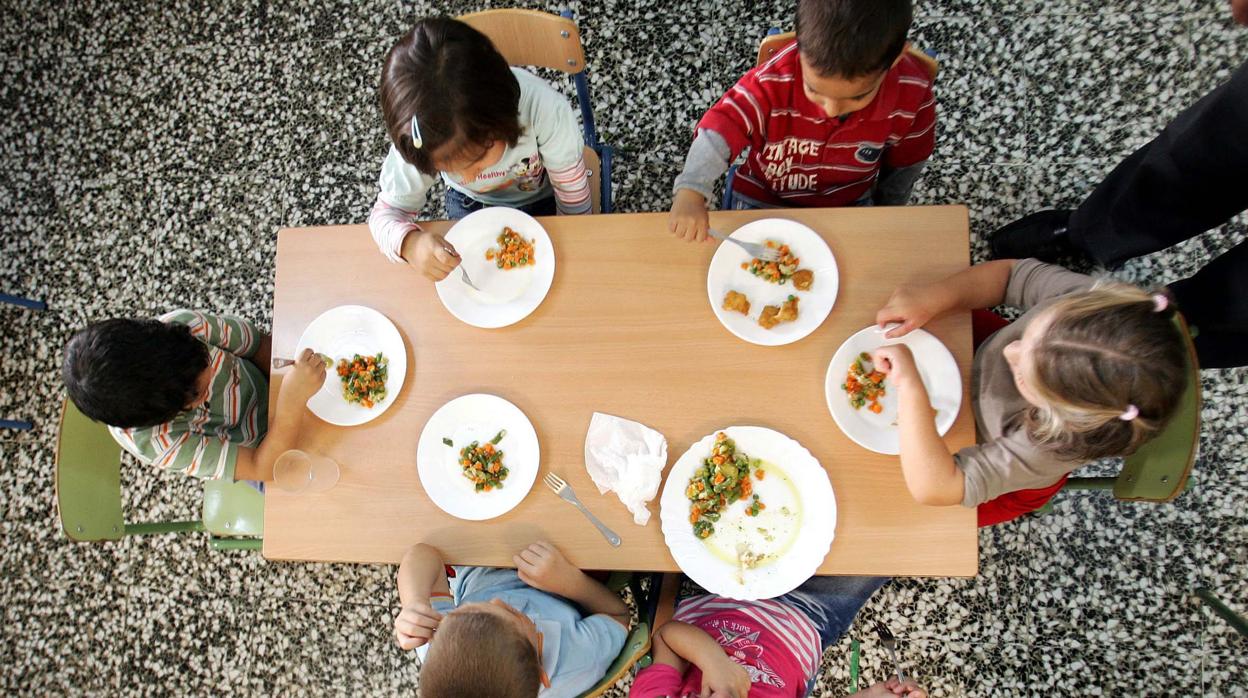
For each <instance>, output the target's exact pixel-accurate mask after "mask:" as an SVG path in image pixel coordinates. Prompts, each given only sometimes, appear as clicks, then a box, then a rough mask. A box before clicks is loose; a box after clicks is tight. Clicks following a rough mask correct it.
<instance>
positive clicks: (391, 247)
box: [368, 196, 420, 262]
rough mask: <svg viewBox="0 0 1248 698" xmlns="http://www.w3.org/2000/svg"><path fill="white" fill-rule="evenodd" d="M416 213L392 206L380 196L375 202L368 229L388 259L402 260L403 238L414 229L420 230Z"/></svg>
mask: <svg viewBox="0 0 1248 698" xmlns="http://www.w3.org/2000/svg"><path fill="white" fill-rule="evenodd" d="M416 215H417V214H416V213H414V212H412V211H405V210H403V209H401V208H399V207H398V206H391V205H390V204H388V203H386V202H385V201H384V200H383V199H382V198H381V197H380V196H379V197H377V203H376V204H373V212H372V213H371V214H369V216H368V230H369V232H370V233H372V234H373V240H374V241H376V242H377V247H378V248H379V249H380V250H381V253H382V254H384V255H385V256H386V259H388V260H390V261H391V262H402V261H403V258H402V257H401V256H399V252H400V251H401V250H402V248H403V239H404V238H406V237H407V234H408V233H410V232H412V231H413V230H420V226H419V225H416Z"/></svg>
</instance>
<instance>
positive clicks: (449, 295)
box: [434, 206, 555, 329]
mask: <svg viewBox="0 0 1248 698" xmlns="http://www.w3.org/2000/svg"><path fill="white" fill-rule="evenodd" d="M446 241H447V242H448V243H450V244H451V245H452V246H453V247H454V248H455V252H456V254H458V255H459V258H460V266H461V267H462V268H463V270H464V271H466V272H468V278H469V280H471V281H472V284H473V285H475V286H476V288H473V287H472V286H470V285H469V284H468V283H467V282H465V281H464V277H463V275H462V274H461V273H460V270H459V269H454V270H452V271H451V273H450V275H449V276H447V277H446V278H445V279H443V280H441V281H439V282H438V283H437V284H435V286H434V287H435V289H436V290H437V292H438V298H439V299H441V301H442V305H444V306H446V309H447V310H449V311H450V312H451V314H452V315H454V316H455V317H456V318H458V319H460V320H462V321H463V322H465V323H467V324H469V325H472V326H474V327H482V328H486V329H493V328H498V327H506V326H508V325H512V324H515V323H517V322H519V321H521V320H523V319H524V318H526V317H528V316H529V314H530V313H532V312H533V311H534V310H536V309H537V307H538V306H539V305H541V303H542V301H543V300H544V299H545V298H546V294H547V292H549V291H550V285H551V283H552V282H553V281H554V278H555V248H554V246H553V245H552V244H551V241H550V236H549V235H548V234H547V233H546V229H545V228H543V227H542V224H541V223H538V222H537V219H535V218H533V217H532V216H530V215H528V214H527V213H524V212H523V211H517V210H516V209H514V208H506V207H501V206H496V207H490V208H483V209H481V210H479V211H473V212H472V213H470V214H468V215H467V216H464V217H463V218H462V219H460V220H459V221H458V222H457V223H455V225H454V226H452V227H451V229H450V230H448V231H447V233H446Z"/></svg>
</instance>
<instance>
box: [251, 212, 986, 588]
mask: <svg viewBox="0 0 1248 698" xmlns="http://www.w3.org/2000/svg"><path fill="white" fill-rule="evenodd" d="M768 215H775V213H774V212H772V213H767V212H763V211H748V212H747V211H732V212H716V213H712V214H711V223H712V225H714V226H716V227H717V228H719V229H721V230H727V231H730V230H734V229H736V228H737V227H738V226H740V225H742V224H744V223H746V222H749V221H751V220H755V219H758V218H764V217H767V216H768ZM783 215H784V216H785V217H787V218H792V219H795V220H798V221H801V222H803V223H805V224H807V225H809V226H810V227H812V228H813V229H815V230H816V231H818V232H819V233H820V234H821V235H823V236H824V237H825V239H827V241H828V243H829V245H830V246H831V247H832V251H833V253H834V254H835V255H836V259H837V263H838V265H839V267H840V273H841V287H840V294H839V297H838V298H837V300H836V306H835V307H834V308H833V309H832V313H831V314H830V315H829V316H828V319H827V320H826V321H825V322H824V323H823V325H822V326H821V327H820V328H819V329H818V330H816V331H815V332H814V333H813V334H811V335H810V336H808V337H806V338H805V339H803V340H801V341H799V342H796V343H794V344H790V345H787V346H783V347H758V346H754V345H752V344H748V343H746V342H743V341H741V340H739V339H737V338H736V337H734V336H732V335H731V334H730V333H729V332H728V330H726V329H724V327H723V326H721V325H720V324H719V321H718V320H717V319H716V318H715V316H714V314H713V313H712V311H711V308H710V307H709V304H708V299H707V294H706V270H707V267H708V265H709V264H710V259H711V255H712V254H713V253H714V250H715V246H714V245H712V244H692V243H684V242H680V241H678V240H675V239H674V238H672V237H671V236H670V235H668V234H667V232H666V220H667V216H666V214H661V213H655V214H630V215H610V216H593V217H589V216H571V217H551V218H545V219H542V225H543V226H545V227H546V230H547V231H549V233H550V236H551V238H552V240H553V241H554V245H555V250H556V255H557V259H558V262H557V265H556V271H555V278H554V285H553V286H552V287H551V289H550V293H549V295H548V296H547V297H546V300H545V301H544V302H543V303H542V305H541V306H540V307H538V309H537V310H536V311H535V312H534V313H533V314H532V315H530V316H529V317H528V318H526V319H525V320H523V321H521V322H520V323H517V324H515V325H512V326H511V327H506V328H503V329H498V330H481V329H477V328H474V327H470V326H468V325H465V324H463V323H461V322H459V321H458V320H456V319H455V318H453V317H452V316H451V314H450V313H449V312H447V310H446V309H445V308H443V306H442V304H441V302H440V301H439V300H438V297H437V293H436V291H435V290H434V287H433V284H431V283H429V282H428V281H427V280H426V279H424V278H423V277H422V276H420V275H419V274H417V273H416V272H415V271H413V270H411V269H410V268H409V267H407V266H406V265H401V264H391V263H390V262H388V261H386V259H385V258H384V257H383V256H382V255H381V254H380V253H379V252H378V251H377V249H376V246H375V245H374V243H373V240H372V238H371V237H370V236H369V234H368V230H367V228H366V227H365V226H362V225H359V226H343V227H324V228H302V229H288V230H282V231H281V232H280V233H279V234H278V244H277V281H276V292H275V299H274V308H273V316H274V323H273V355H274V356H290V355H291V353H292V352H293V350H294V349H295V345H296V343H297V342H298V339H299V335H300V334H301V333H302V331H303V329H304V328H305V327H306V326H307V325H308V323H309V322H310V321H311V320H312V319H313V318H315V317H316V316H317V315H319V314H320V313H321V312H323V311H324V310H326V309H328V308H331V307H333V306H336V305H342V304H348V303H357V304H361V305H367V306H371V307H373V308H376V309H377V310H379V311H380V312H382V313H384V314H385V315H386V316H387V317H389V318H390V319H391V320H393V321H394V323H395V324H396V325H397V326H398V328H399V331H400V332H401V333H402V334H403V337H404V340H405V343H406V345H407V350H408V361H409V363H408V374H407V380H406V383H405V385H404V386H403V389H402V391H401V392H400V393H399V394H398V395H397V396H394V398H393V399H394V400H395V404H393V405H391V407H390V409H389V410H388V411H387V412H386V413H385V414H384V415H382V416H381V417H379V418H378V419H375V420H373V421H372V422H370V423H368V424H366V425H363V426H358V427H336V426H331V425H329V424H326V423H324V422H321V421H320V420H319V419H317V418H315V417H313V416H311V415H310V414H309V415H306V416H305V417H304V423H303V430H302V433H301V438H300V447H301V448H304V449H306V450H309V451H312V452H316V453H323V454H326V455H328V456H330V457H332V458H333V459H335V460H336V461H338V462H339V463H340V464H341V466H342V479H341V481H340V482H339V483H338V485H337V486H336V487H334V488H333V489H332V490H330V491H328V492H325V493H322V494H315V495H290V494H286V493H283V492H281V491H279V490H278V489H277V488H270V489H269V491H268V494H267V495H266V496H265V512H264V515H265V525H264V529H265V530H264V555H265V556H266V557H268V558H270V559H282V560H323V561H353V562H374V563H394V562H397V561H398V560H399V559H400V558H401V557H402V555H403V552H404V551H405V550H406V549H407V547H408V546H410V545H411V544H412V543H415V542H418V541H426V542H429V543H432V544H434V545H436V546H437V547H438V548H439V549H440V550H442V552H443V553H444V555H445V556H446V557H447V559H448V561H449V562H452V563H457V564H480V565H494V566H510V565H511V564H512V563H511V556H512V554H513V553H514V552H515V551H517V550H519V549H521V548H522V547H524V546H525V545H527V544H528V543H530V542H532V541H534V540H536V539H539V538H545V539H547V540H550V541H552V542H553V543H555V544H556V545H557V546H558V547H559V548H560V549H562V550H563V551H564V553H565V554H566V555H567V556H568V558H569V559H570V560H571V561H572V562H573V563H574V564H576V565H578V566H580V567H582V568H586V569H633V570H666V571H672V570H676V569H677V568H676V566H675V563H674V561H673V560H672V558H671V555H670V554H669V553H668V551H667V547H666V546H665V545H664V543H663V536H662V533H661V531H660V527H659V516H658V498H657V497H656V499H655V500H654V502H652V503H651V511H652V512H653V515H652V516H651V518H650V522H649V524H648V525H647V526H645V527H640V526H637V525H636V524H634V523H633V522H632V516H631V514H630V513H629V512H628V510H627V509H626V508H625V507H624V505H623V504H621V503H620V502H619V500H618V499H617V498H616V496H615V495H614V494H610V493H609V494H607V495H605V496H600V495H599V494H598V492H597V489H596V488H595V487H594V486H593V483H592V482H591V481H590V479H589V475H588V474H587V473H586V471H585V466H584V456H583V452H584V441H585V433H586V430H587V428H588V426H589V419H590V415H591V414H592V413H593V412H594V411H595V410H597V411H600V412H606V413H609V414H614V415H619V416H621V417H626V418H629V419H635V420H637V421H640V422H642V423H644V424H647V425H649V426H651V427H653V428H655V429H657V430H659V431H660V432H662V433H663V434H664V435H665V436H666V437H667V439H668V460H669V465H670V463H673V462H675V460H676V459H677V458H678V457H679V456H680V454H681V453H683V452H684V451H685V450H686V449H687V448H688V447H689V446H690V444H692V443H694V442H695V441H697V440H698V439H700V438H702V437H703V436H705V435H706V434H709V433H711V432H712V431H714V430H716V429H718V428H720V427H724V426H729V425H734V424H755V425H760V426H766V427H771V428H773V429H776V430H777V431H780V432H782V433H784V434H787V435H789V436H791V437H792V438H794V439H796V440H797V441H799V442H800V443H802V444H803V445H804V446H806V447H807V448H809V449H810V451H811V452H812V453H814V454H815V456H816V457H817V458H818V459H819V461H820V462H821V463H822V464H823V466H824V467H825V468H827V471H828V475H829V477H830V478H831V481H832V487H833V489H834V491H835V493H836V500H837V507H838V514H837V519H838V520H837V529H836V538H835V540H834V542H833V543H832V549H831V552H830V553H829V554H828V557H827V559H826V560H825V561H824V563H823V566H822V567H820V572H821V573H825V574H871V575H930V576H970V575H974V574H975V572H976V569H977V552H978V551H977V538H976V529H975V512H974V511H973V510H971V509H966V508H963V507H943V508H934V507H924V506H920V505H918V504H915V503H914V501H913V500H912V499H911V497H910V495H909V494H908V493H907V491H906V488H905V484H904V482H903V481H902V475H901V470H900V464H899V461H898V459H897V458H896V457H891V456H881V455H878V454H875V453H872V452H869V451H867V450H865V449H863V448H861V447H859V446H857V445H855V444H854V443H853V442H851V441H850V440H849V439H848V438H847V437H846V436H845V435H844V434H843V433H841V431H840V429H839V428H837V426H836V424H835V423H834V422H833V421H832V417H831V415H829V414H828V409H827V406H826V404H825V402H824V394H823V382H824V373H825V371H826V369H827V365H828V361H829V360H830V359H831V357H832V354H833V353H834V352H835V351H836V349H837V347H838V346H839V345H840V344H841V342H842V341H844V340H845V338H847V337H849V336H850V335H851V334H853V333H854V332H856V331H857V330H859V329H862V328H863V327H865V326H867V325H868V324H871V323H872V322H873V320H874V315H875V311H876V310H877V309H878V308H879V307H880V306H881V305H882V304H883V303H884V301H885V300H886V299H887V298H888V295H889V293H890V292H891V291H892V290H893V288H894V287H896V286H897V285H898V284H900V283H903V282H925V281H932V280H936V279H939V278H941V277H944V276H946V275H948V274H950V273H952V272H956V271H958V270H960V269H963V268H965V267H966V266H967V264H968V261H969V239H968V229H967V213H966V208H965V207H962V206H936V207H917V206H915V207H905V208H848V209H822V210H821V209H806V210H801V209H790V210H786V211H785V212H784V213H783ZM450 225H451V223H449V222H432V223H428V224H426V225H425V228H426V229H428V230H437V231H445V230H446V229H448V228H449V227H450ZM928 329H929V330H930V331H932V332H933V333H934V334H935V335H936V336H937V337H940V338H941V340H942V341H944V342H945V344H946V345H947V346H948V347H949V348H950V350H951V351H952V352H953V355H954V356H955V357H956V358H957V361H958V366H959V368H960V369H961V371H962V376H963V386H964V396H963V401H962V410H961V413H960V414H959V415H958V420H957V423H956V424H955V425H954V427H953V429H952V430H951V431H950V432H949V434H948V436H947V437H946V443H948V444H949V446H950V447H951V448H954V449H956V448H961V447H962V446H965V445H967V444H970V443H972V442H973V440H974V420H973V419H972V417H971V412H970V399H969V394H966V389H967V388H968V387H969V378H968V377H969V375H970V373H969V371H970V363H971V333H970V318H969V316H968V315H960V316H957V317H950V318H945V319H942V320H938V321H936V322H934V323H932V324H931V325H930V326H929V327H928ZM777 374H784V375H786V376H788V377H789V381H788V382H789V383H790V384H791V385H792V386H795V387H793V388H792V389H791V390H787V391H779V390H776V389H775V387H774V386H775V382H776V375H777ZM272 380H273V383H272V388H271V389H270V410H272V409H274V408H275V407H276V401H275V398H276V396H277V393H278V390H279V387H280V382H281V375H280V374H277V375H274V376H273V377H272ZM473 392H487V393H494V394H497V395H500V396H502V397H504V398H506V399H508V400H510V401H511V402H513V403H515V404H516V405H517V406H519V407H520V409H522V410H523V411H524V412H525V414H527V415H528V417H529V419H530V420H532V422H533V424H534V426H535V427H536V429H537V435H538V439H539V441H540V443H541V449H542V460H543V463H542V464H541V471H540V472H539V476H538V482H537V483H536V484H535V485H534V487H533V490H532V492H530V493H529V495H528V496H527V497H526V498H525V499H524V501H523V502H521V504H520V505H519V506H517V507H516V508H515V509H513V510H512V511H511V512H509V513H508V514H506V515H504V516H502V517H500V518H497V519H494V520H491V521H483V522H471V521H461V520H458V519H455V518H453V517H451V516H449V515H447V514H445V513H443V512H442V511H441V510H440V509H438V508H437V507H436V506H434V505H433V503H432V502H431V501H430V500H429V498H428V497H427V496H426V494H425V491H424V489H423V488H422V487H421V484H420V480H419V478H418V477H417V473H416V443H417V441H418V439H419V437H420V432H421V429H422V428H423V426H424V424H425V422H426V420H427V419H428V418H429V416H430V415H432V414H433V412H434V411H435V410H436V409H437V408H438V407H440V406H441V405H443V404H444V403H446V402H447V401H448V400H451V399H452V398H455V397H457V396H459V395H463V394H465V393H473ZM551 470H553V471H554V472H556V473H558V474H559V475H561V476H562V477H564V478H565V479H566V480H568V482H569V483H570V484H571V485H572V486H573V487H574V488H575V490H576V492H577V494H579V495H580V497H581V500H582V501H583V502H585V504H586V506H587V507H589V508H590V509H591V510H592V511H594V512H595V513H596V514H597V515H598V516H599V517H600V518H602V519H603V521H605V522H606V524H607V525H608V526H610V527H611V528H613V529H615V531H616V532H618V533H619V534H620V535H621V537H622V538H623V539H624V543H623V545H622V546H621V547H620V548H612V547H610V546H609V545H607V543H606V541H604V540H603V539H602V537H601V536H600V535H599V533H598V532H597V530H595V529H594V528H593V526H591V525H590V524H589V523H588V522H587V521H585V520H584V519H583V518H582V516H581V514H580V513H579V512H577V511H576V510H575V509H574V508H572V507H571V506H568V505H567V504H566V503H564V502H562V501H560V500H559V499H558V498H557V497H555V496H554V495H553V494H551V493H550V492H549V491H547V490H546V489H545V488H544V487H543V486H542V484H541V475H543V474H545V473H546V472H547V471H551Z"/></svg>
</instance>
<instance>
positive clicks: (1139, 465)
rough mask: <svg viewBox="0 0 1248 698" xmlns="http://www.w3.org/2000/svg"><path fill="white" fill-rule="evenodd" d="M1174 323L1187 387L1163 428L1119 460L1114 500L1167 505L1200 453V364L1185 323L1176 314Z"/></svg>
mask: <svg viewBox="0 0 1248 698" xmlns="http://www.w3.org/2000/svg"><path fill="white" fill-rule="evenodd" d="M1174 322H1175V326H1176V327H1177V328H1178V329H1179V331H1180V332H1182V333H1183V338H1184V343H1185V344H1186V345H1187V374H1188V380H1187V387H1186V388H1185V389H1184V391H1183V397H1182V399H1181V400H1180V401H1179V409H1178V411H1177V412H1175V414H1174V416H1173V417H1171V419H1170V423H1169V424H1167V425H1166V428H1165V429H1163V430H1162V431H1161V433H1160V434H1158V435H1157V436H1155V437H1153V438H1152V439H1150V440H1149V441H1148V443H1145V444H1144V445H1143V446H1140V448H1139V449H1138V450H1137V451H1136V452H1135V453H1133V454H1131V455H1130V456H1127V457H1126V458H1125V459H1123V464H1122V470H1121V471H1119V473H1118V478H1117V479H1116V480H1115V481H1114V498H1116V499H1123V500H1130V501H1148V502H1169V501H1171V500H1173V499H1174V498H1175V497H1178V496H1179V495H1180V494H1182V493H1183V490H1184V488H1185V487H1186V486H1187V478H1188V475H1190V474H1191V472H1192V465H1193V464H1194V463H1195V462H1196V454H1197V452H1198V451H1199V449H1200V401H1201V397H1200V364H1199V363H1197V360H1196V345H1194V344H1193V343H1192V339H1191V332H1190V331H1189V329H1188V327H1187V322H1186V321H1185V320H1184V319H1183V316H1182V315H1180V314H1178V313H1175V315H1174Z"/></svg>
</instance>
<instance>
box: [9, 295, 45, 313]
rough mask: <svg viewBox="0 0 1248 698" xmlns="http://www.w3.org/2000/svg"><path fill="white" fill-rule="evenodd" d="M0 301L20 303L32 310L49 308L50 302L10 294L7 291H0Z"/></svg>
mask: <svg viewBox="0 0 1248 698" xmlns="http://www.w3.org/2000/svg"><path fill="white" fill-rule="evenodd" d="M0 303H8V304H9V305H20V306H21V307H23V308H30V309H31V310H47V309H48V304H47V303H44V302H43V301H37V300H33V299H30V298H23V297H21V296H10V295H9V294H7V293H0Z"/></svg>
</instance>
